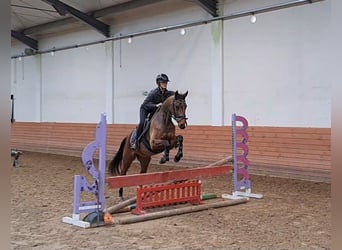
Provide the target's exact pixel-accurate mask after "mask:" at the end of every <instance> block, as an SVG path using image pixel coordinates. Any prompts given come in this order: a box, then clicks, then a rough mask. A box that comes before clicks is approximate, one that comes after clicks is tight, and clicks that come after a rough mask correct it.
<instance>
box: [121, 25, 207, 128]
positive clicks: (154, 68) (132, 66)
mask: <svg viewBox="0 0 342 250" xmlns="http://www.w3.org/2000/svg"><path fill="white" fill-rule="evenodd" d="M210 27H211V26H210V25H204V26H197V27H192V28H188V29H186V33H185V35H184V36H181V35H180V33H179V30H175V31H168V32H165V33H157V34H153V35H149V36H140V37H135V38H133V41H132V43H131V44H128V43H127V41H126V40H123V41H121V42H120V41H118V42H115V46H114V51H115V52H114V53H115V55H114V82H115V86H114V116H115V121H116V122H118V123H137V122H138V120H139V107H140V105H141V103H142V102H143V100H144V98H145V97H144V96H143V94H142V93H143V92H145V91H148V92H149V91H150V90H151V89H153V88H155V87H156V86H157V85H156V83H155V77H156V76H157V75H158V74H159V73H165V74H167V75H168V76H169V78H170V80H171V82H170V83H169V85H168V87H169V89H170V90H179V91H180V92H185V91H186V90H188V91H189V95H188V97H187V103H188V112H187V114H188V116H189V124H208V123H210V119H211V93H210V92H211V87H210V86H211V70H210V68H211V55H210V53H211V51H210V48H209V47H208V44H210V42H211V41H210V36H211V35H210ZM199 111H200V112H199Z"/></svg>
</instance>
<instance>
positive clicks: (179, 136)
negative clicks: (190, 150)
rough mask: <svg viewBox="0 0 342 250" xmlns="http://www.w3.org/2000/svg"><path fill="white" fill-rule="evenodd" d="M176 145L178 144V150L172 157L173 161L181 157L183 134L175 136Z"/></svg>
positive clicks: (177, 160)
mask: <svg viewBox="0 0 342 250" xmlns="http://www.w3.org/2000/svg"><path fill="white" fill-rule="evenodd" d="M177 146H178V151H177V154H176V155H175V158H174V161H175V162H179V161H180V159H181V158H182V157H183V136H181V135H178V136H177Z"/></svg>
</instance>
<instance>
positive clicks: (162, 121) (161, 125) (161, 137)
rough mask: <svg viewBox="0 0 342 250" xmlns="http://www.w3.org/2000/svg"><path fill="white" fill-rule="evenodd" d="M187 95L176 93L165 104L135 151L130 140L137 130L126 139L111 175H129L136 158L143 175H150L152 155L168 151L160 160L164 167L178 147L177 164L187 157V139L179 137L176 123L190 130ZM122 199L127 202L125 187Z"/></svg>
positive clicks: (186, 93)
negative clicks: (188, 125)
mask: <svg viewBox="0 0 342 250" xmlns="http://www.w3.org/2000/svg"><path fill="white" fill-rule="evenodd" d="M187 95H188V91H186V92H185V93H184V94H180V93H179V92H178V91H176V92H175V94H174V95H173V96H170V97H169V98H167V99H166V100H165V101H164V102H163V104H162V105H161V106H160V108H159V109H158V110H157V111H156V112H155V113H154V114H153V116H152V118H151V120H150V122H149V123H148V124H147V126H146V127H145V128H144V130H143V132H142V136H141V140H139V145H138V147H137V148H136V149H135V150H134V149H131V146H130V138H131V136H132V134H133V133H134V131H132V132H131V133H130V134H129V135H127V136H126V137H125V138H124V139H123V140H122V142H121V144H120V148H119V150H118V152H117V153H116V155H115V156H114V157H113V160H112V161H111V162H110V164H109V172H110V173H111V175H126V174H127V171H128V169H129V167H130V166H131V164H132V162H133V161H134V160H135V159H136V158H137V159H138V160H139V162H140V167H141V168H140V173H146V172H147V168H148V165H149V163H150V161H151V157H152V155H156V154H159V153H161V152H164V155H163V156H162V158H161V159H160V161H159V162H160V163H161V164H163V163H165V162H167V161H169V152H170V150H171V149H173V148H178V152H177V154H176V155H175V157H174V161H175V162H178V161H179V160H180V159H181V158H182V157H183V136H181V135H177V136H176V135H175V130H176V129H175V125H174V124H173V121H172V120H173V119H174V120H175V121H176V122H177V123H178V127H179V128H180V129H185V128H186V126H187V122H186V120H187V117H186V114H185V110H186V107H187V104H186V102H185V98H186V96H187ZM119 197H120V198H121V199H123V188H120V189H119Z"/></svg>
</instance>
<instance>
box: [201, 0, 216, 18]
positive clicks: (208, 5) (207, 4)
mask: <svg viewBox="0 0 342 250" xmlns="http://www.w3.org/2000/svg"><path fill="white" fill-rule="evenodd" d="M197 3H198V4H199V5H200V6H201V7H202V8H203V9H205V10H206V11H207V12H208V13H209V14H210V15H212V16H213V17H217V16H218V14H217V1H216V0H197Z"/></svg>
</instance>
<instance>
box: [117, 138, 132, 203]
mask: <svg viewBox="0 0 342 250" xmlns="http://www.w3.org/2000/svg"><path fill="white" fill-rule="evenodd" d="M127 141H128V143H126V144H127V145H128V146H127V145H125V146H126V148H125V149H126V150H125V151H126V152H128V153H126V155H124V157H123V160H122V170H121V172H120V175H126V174H127V171H128V168H129V167H130V166H131V164H132V162H133V161H134V159H135V154H134V152H133V151H131V150H130V149H129V140H127ZM127 147H128V150H127ZM125 151H124V153H125ZM119 198H120V200H121V201H123V200H124V197H123V188H120V189H119Z"/></svg>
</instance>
